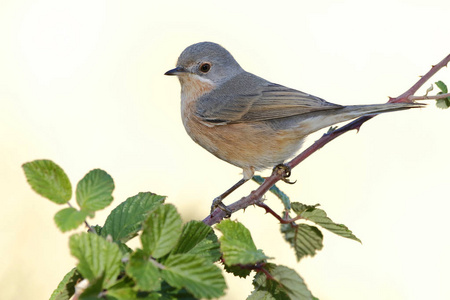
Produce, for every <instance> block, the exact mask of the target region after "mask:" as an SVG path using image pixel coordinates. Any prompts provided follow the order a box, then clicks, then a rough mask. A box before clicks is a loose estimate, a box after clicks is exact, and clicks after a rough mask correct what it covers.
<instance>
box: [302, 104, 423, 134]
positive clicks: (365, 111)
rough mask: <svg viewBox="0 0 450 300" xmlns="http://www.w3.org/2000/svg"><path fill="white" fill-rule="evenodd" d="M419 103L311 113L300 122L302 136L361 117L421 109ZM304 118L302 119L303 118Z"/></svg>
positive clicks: (345, 107)
mask: <svg viewBox="0 0 450 300" xmlns="http://www.w3.org/2000/svg"><path fill="white" fill-rule="evenodd" d="M423 106H424V104H421V103H384V104H371V105H349V106H343V107H340V108H336V109H330V110H326V111H320V112H313V113H310V114H308V115H309V116H308V117H307V118H306V119H304V121H303V122H302V126H301V127H302V134H310V133H313V132H315V131H317V130H320V129H322V128H326V127H329V126H332V125H334V124H337V123H340V122H345V121H349V120H352V119H356V118H359V117H362V116H369V115H378V114H381V113H385V112H391V111H398V110H405V109H410V108H418V107H423ZM305 116H306V115H305ZM305 116H304V117H305Z"/></svg>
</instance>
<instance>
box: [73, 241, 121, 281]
mask: <svg viewBox="0 0 450 300" xmlns="http://www.w3.org/2000/svg"><path fill="white" fill-rule="evenodd" d="M69 247H70V252H71V254H72V255H73V256H75V257H76V258H78V261H79V263H78V265H77V269H78V271H79V272H80V273H81V274H82V275H83V277H84V278H86V279H88V280H89V281H94V280H95V279H98V278H100V277H102V276H104V281H105V282H104V284H103V287H104V288H107V287H109V286H110V285H112V284H113V283H114V282H115V281H116V278H117V275H119V271H120V266H121V257H122V255H121V252H120V250H119V246H117V244H115V243H111V242H108V241H106V239H104V238H103V237H101V236H99V235H96V234H93V233H81V234H75V235H72V236H71V237H70V240H69Z"/></svg>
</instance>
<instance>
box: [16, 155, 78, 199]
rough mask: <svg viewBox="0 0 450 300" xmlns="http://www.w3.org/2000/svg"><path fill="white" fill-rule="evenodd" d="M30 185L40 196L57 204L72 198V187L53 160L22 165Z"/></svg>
mask: <svg viewBox="0 0 450 300" xmlns="http://www.w3.org/2000/svg"><path fill="white" fill-rule="evenodd" d="M22 168H23V170H24V172H25V176H26V178H27V181H28V183H29V184H30V186H31V188H32V189H33V190H34V191H35V192H36V193H38V194H39V195H41V196H43V197H45V198H47V199H49V200H50V201H53V202H55V203H57V204H64V203H67V202H68V201H69V200H70V197H71V196H72V185H71V184H70V181H69V178H68V177H67V175H66V173H64V171H63V169H61V167H60V166H58V165H57V164H55V163H54V162H52V161H51V160H46V159H42V160H35V161H32V162H28V163H25V164H23V165H22Z"/></svg>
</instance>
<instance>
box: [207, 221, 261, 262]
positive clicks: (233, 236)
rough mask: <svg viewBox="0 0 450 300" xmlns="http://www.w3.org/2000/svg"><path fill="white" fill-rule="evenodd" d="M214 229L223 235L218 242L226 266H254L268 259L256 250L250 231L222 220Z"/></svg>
mask: <svg viewBox="0 0 450 300" xmlns="http://www.w3.org/2000/svg"><path fill="white" fill-rule="evenodd" d="M216 228H217V229H219V230H220V231H221V232H222V234H223V235H222V237H220V239H219V240H220V249H221V250H222V253H223V259H224V261H225V264H226V265H228V266H229V265H236V264H243V265H246V264H255V263H257V262H260V261H263V260H265V259H267V258H268V257H267V256H265V255H264V253H263V252H262V250H259V249H256V246H255V243H254V242H253V239H252V236H251V234H250V231H249V230H248V229H247V228H245V226H244V225H242V224H241V223H239V222H233V221H230V220H224V221H222V222H220V223H219V224H217V225H216Z"/></svg>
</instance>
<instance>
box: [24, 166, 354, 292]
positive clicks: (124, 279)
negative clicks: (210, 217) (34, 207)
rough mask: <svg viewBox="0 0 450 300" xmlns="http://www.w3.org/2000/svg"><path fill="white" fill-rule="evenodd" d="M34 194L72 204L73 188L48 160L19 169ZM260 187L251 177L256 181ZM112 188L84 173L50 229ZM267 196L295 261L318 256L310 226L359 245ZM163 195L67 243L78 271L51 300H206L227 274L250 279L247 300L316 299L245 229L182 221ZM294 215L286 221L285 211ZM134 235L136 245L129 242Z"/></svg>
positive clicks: (76, 222)
mask: <svg viewBox="0 0 450 300" xmlns="http://www.w3.org/2000/svg"><path fill="white" fill-rule="evenodd" d="M23 169H24V171H25V175H26V178H27V180H28V182H29V184H30V185H31V187H32V189H33V190H35V191H36V192H37V193H38V194H40V195H42V196H43V197H45V198H47V199H49V200H51V201H53V202H54V203H56V204H69V200H70V199H71V197H72V186H71V183H70V181H69V179H68V177H67V175H66V174H65V173H64V171H63V170H62V169H61V167H59V166H58V165H57V164H55V163H54V162H52V161H50V160H37V161H33V162H29V163H26V164H24V165H23ZM258 180H259V182H262V179H261V178H258V177H255V181H258ZM113 190H114V182H113V180H112V178H111V176H110V175H109V174H107V173H106V172H105V171H103V170H100V169H94V170H92V171H90V172H88V173H87V174H86V175H85V176H84V177H83V178H82V179H81V180H80V181H79V182H78V184H77V186H76V190H75V199H76V202H77V204H78V206H79V209H77V208H75V207H73V206H72V205H70V204H69V207H67V208H64V209H62V210H60V211H59V212H57V213H56V215H55V223H56V225H57V226H58V228H59V229H60V230H61V231H63V232H65V231H69V230H72V229H76V228H78V227H79V226H80V225H81V224H82V223H83V222H85V223H86V225H88V224H87V221H86V219H87V218H88V217H89V218H92V217H94V216H95V212H96V211H98V210H100V209H103V208H105V207H106V206H108V205H109V204H110V203H111V202H112V200H113V197H112V192H113ZM271 191H272V192H273V193H274V194H275V195H277V197H279V198H280V199H281V201H282V202H283V204H284V206H285V212H284V213H285V220H286V222H285V223H286V224H282V225H281V232H282V234H283V235H284V237H285V239H286V241H287V242H288V243H289V244H290V245H291V246H292V247H293V248H294V250H295V254H296V256H297V259H298V260H299V259H301V258H302V257H304V256H306V255H311V256H312V255H315V253H316V252H317V251H318V250H320V249H321V248H322V247H323V245H322V239H323V236H322V233H321V232H320V230H319V229H318V228H317V227H316V226H312V225H309V224H307V223H305V222H303V223H298V222H297V221H299V220H301V219H302V220H304V221H309V222H313V223H315V224H316V225H319V226H320V227H322V228H325V229H327V230H330V231H332V232H334V233H336V234H338V235H340V236H343V237H347V238H350V239H354V240H357V241H359V239H358V238H356V237H355V236H354V235H353V234H352V232H351V231H350V230H349V229H348V228H347V227H345V226H344V225H342V224H336V223H334V222H333V221H331V219H330V218H328V217H327V215H326V213H325V211H323V210H321V209H318V208H317V207H316V206H308V205H304V204H300V203H296V202H294V203H290V200H289V198H288V197H287V196H286V195H285V194H284V193H283V192H282V191H280V190H279V189H278V188H276V187H273V188H272V189H271ZM165 199H166V197H165V196H160V195H156V194H153V193H150V192H144V193H139V194H137V195H135V196H133V197H130V198H128V199H126V200H125V201H124V202H122V203H121V204H119V205H118V206H117V207H116V208H114V209H113V210H112V211H111V213H110V214H109V216H108V217H107V219H106V221H105V223H104V224H103V225H102V226H100V225H96V226H89V225H88V226H89V230H88V232H81V233H75V234H73V235H71V236H70V238H69V248H70V252H71V254H72V255H73V256H74V257H76V258H77V259H78V264H77V266H76V267H75V268H74V269H72V270H71V271H70V272H68V273H67V274H66V276H64V278H63V279H62V281H61V283H60V284H59V285H58V287H57V288H56V289H55V291H54V292H53V294H52V295H51V298H50V299H51V300H68V299H71V297H73V299H117V300H119V299H187V300H188V299H211V298H218V297H220V296H222V295H224V293H225V289H226V283H225V280H224V277H223V272H222V270H221V268H220V267H219V265H223V268H224V270H225V271H226V272H229V273H232V274H234V275H235V276H239V277H242V278H245V277H247V276H249V275H250V274H251V273H252V272H253V273H254V278H253V286H254V291H253V292H252V293H251V295H249V296H248V298H247V299H251V300H256V299H315V298H314V297H313V296H312V294H311V292H310V291H309V290H308V288H307V286H306V284H305V283H304V281H303V279H302V278H301V276H300V275H299V274H297V273H296V272H295V271H294V270H293V269H290V268H288V267H286V266H281V265H276V264H274V263H269V262H268V261H269V260H270V259H271V258H270V257H268V256H266V255H265V254H264V252H263V251H262V250H261V249H258V248H257V247H256V245H255V243H254V241H253V239H252V237H251V233H250V231H249V230H248V229H247V228H246V227H245V226H244V225H243V224H241V223H239V222H236V221H231V220H224V221H222V222H220V223H219V224H217V225H216V227H215V229H216V230H218V231H220V233H221V236H220V238H218V237H217V235H216V233H215V232H214V230H213V228H211V227H209V226H207V225H205V224H204V223H203V222H199V221H190V222H187V223H185V224H183V223H182V220H181V217H180V215H179V213H178V212H177V210H176V208H175V206H173V205H171V204H165V203H164V202H165ZM292 212H293V213H294V214H296V217H294V219H290V216H289V213H292ZM137 236H139V238H140V241H141V245H142V246H141V247H139V248H137V249H134V250H132V249H130V248H129V247H128V245H127V242H128V241H130V240H131V239H133V238H135V237H137Z"/></svg>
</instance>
